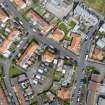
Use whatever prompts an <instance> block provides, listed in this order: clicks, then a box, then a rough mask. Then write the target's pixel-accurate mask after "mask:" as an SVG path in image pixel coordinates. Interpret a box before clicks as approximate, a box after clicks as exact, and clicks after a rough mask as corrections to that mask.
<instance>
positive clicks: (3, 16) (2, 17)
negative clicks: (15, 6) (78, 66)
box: [0, 7, 9, 23]
mask: <svg viewBox="0 0 105 105" xmlns="http://www.w3.org/2000/svg"><path fill="white" fill-rule="evenodd" d="M8 19H9V15H8V14H7V12H6V11H5V10H4V8H1V7H0V21H1V22H3V23H4V22H6V21H7V20H8Z"/></svg>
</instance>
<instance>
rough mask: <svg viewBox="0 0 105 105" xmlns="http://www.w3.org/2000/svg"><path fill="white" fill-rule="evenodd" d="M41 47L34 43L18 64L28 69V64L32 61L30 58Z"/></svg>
mask: <svg viewBox="0 0 105 105" xmlns="http://www.w3.org/2000/svg"><path fill="white" fill-rule="evenodd" d="M38 47H39V45H38V44H37V43H35V42H32V43H31V44H30V45H29V46H28V48H27V49H26V50H25V52H24V53H23V55H22V56H21V57H20V59H19V60H17V64H18V65H20V66H21V67H23V68H25V69H26V68H27V67H28V65H27V62H28V60H29V59H30V57H31V56H32V55H33V53H35V51H36V50H37V49H38Z"/></svg>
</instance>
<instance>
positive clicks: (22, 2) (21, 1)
mask: <svg viewBox="0 0 105 105" xmlns="http://www.w3.org/2000/svg"><path fill="white" fill-rule="evenodd" d="M11 1H14V2H15V4H16V5H17V7H18V8H19V9H24V8H25V7H26V6H27V0H11Z"/></svg>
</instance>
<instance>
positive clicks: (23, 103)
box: [13, 84, 28, 105]
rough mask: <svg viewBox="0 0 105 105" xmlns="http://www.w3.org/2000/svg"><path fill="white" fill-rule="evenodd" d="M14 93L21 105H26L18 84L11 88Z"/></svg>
mask: <svg viewBox="0 0 105 105" xmlns="http://www.w3.org/2000/svg"><path fill="white" fill-rule="evenodd" d="M13 89H14V91H15V93H16V96H17V97H18V100H19V102H20V104H21V105H28V103H27V102H26V101H25V98H24V93H23V91H22V90H21V87H20V86H19V84H16V85H15V86H14V87H13Z"/></svg>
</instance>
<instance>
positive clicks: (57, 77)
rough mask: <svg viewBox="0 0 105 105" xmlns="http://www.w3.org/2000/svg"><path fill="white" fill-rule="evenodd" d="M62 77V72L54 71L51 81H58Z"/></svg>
mask: <svg viewBox="0 0 105 105" xmlns="http://www.w3.org/2000/svg"><path fill="white" fill-rule="evenodd" d="M62 77H63V74H62V72H59V71H55V73H54V75H53V80H54V81H60V79H61V78H62Z"/></svg>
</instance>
